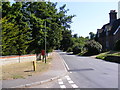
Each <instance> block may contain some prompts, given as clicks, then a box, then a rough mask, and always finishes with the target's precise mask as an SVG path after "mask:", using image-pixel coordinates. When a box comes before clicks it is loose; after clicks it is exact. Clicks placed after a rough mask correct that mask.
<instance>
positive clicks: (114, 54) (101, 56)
mask: <svg viewBox="0 0 120 90" xmlns="http://www.w3.org/2000/svg"><path fill="white" fill-rule="evenodd" d="M110 56H111V57H113V58H108V57H110ZM115 57H120V51H108V52H104V53H101V54H99V55H97V56H96V58H98V59H103V60H107V61H113V62H120V60H119V58H117V59H116V60H113V59H114V58H115Z"/></svg>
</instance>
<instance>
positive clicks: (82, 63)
mask: <svg viewBox="0 0 120 90" xmlns="http://www.w3.org/2000/svg"><path fill="white" fill-rule="evenodd" d="M57 52H58V53H59V55H60V56H61V57H62V59H63V61H64V63H65V66H66V70H67V71H68V73H67V75H65V76H63V77H61V78H59V79H57V80H54V81H52V82H48V83H45V84H42V85H37V86H32V87H30V88H118V64H117V63H111V62H106V61H103V60H99V59H94V58H91V57H81V56H77V55H72V54H68V53H65V52H61V51H57ZM58 65H59V64H58Z"/></svg>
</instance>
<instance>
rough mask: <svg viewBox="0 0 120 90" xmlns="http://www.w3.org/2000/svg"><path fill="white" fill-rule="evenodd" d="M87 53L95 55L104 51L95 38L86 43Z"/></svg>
mask: <svg viewBox="0 0 120 90" xmlns="http://www.w3.org/2000/svg"><path fill="white" fill-rule="evenodd" d="M85 48H87V53H86V54H85V55H95V54H99V53H100V52H101V51H102V45H101V44H100V43H98V42H96V41H94V40H90V41H88V42H87V43H86V44H85Z"/></svg>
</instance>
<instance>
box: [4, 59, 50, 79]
mask: <svg viewBox="0 0 120 90" xmlns="http://www.w3.org/2000/svg"><path fill="white" fill-rule="evenodd" d="M51 60H52V57H49V58H48V59H47V63H44V62H42V61H37V62H36V66H37V70H36V71H33V62H23V63H16V64H10V65H4V66H2V79H3V80H6V79H17V78H26V77H28V76H33V75H35V74H40V73H42V72H45V71H47V70H48V69H49V67H50V62H51Z"/></svg>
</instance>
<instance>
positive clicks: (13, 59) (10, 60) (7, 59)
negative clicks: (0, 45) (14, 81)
mask: <svg viewBox="0 0 120 90" xmlns="http://www.w3.org/2000/svg"><path fill="white" fill-rule="evenodd" d="M51 55H52V52H51V53H48V54H47V56H51ZM34 60H36V55H35V54H33V55H22V56H4V57H0V65H6V64H14V63H20V62H28V61H34Z"/></svg>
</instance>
